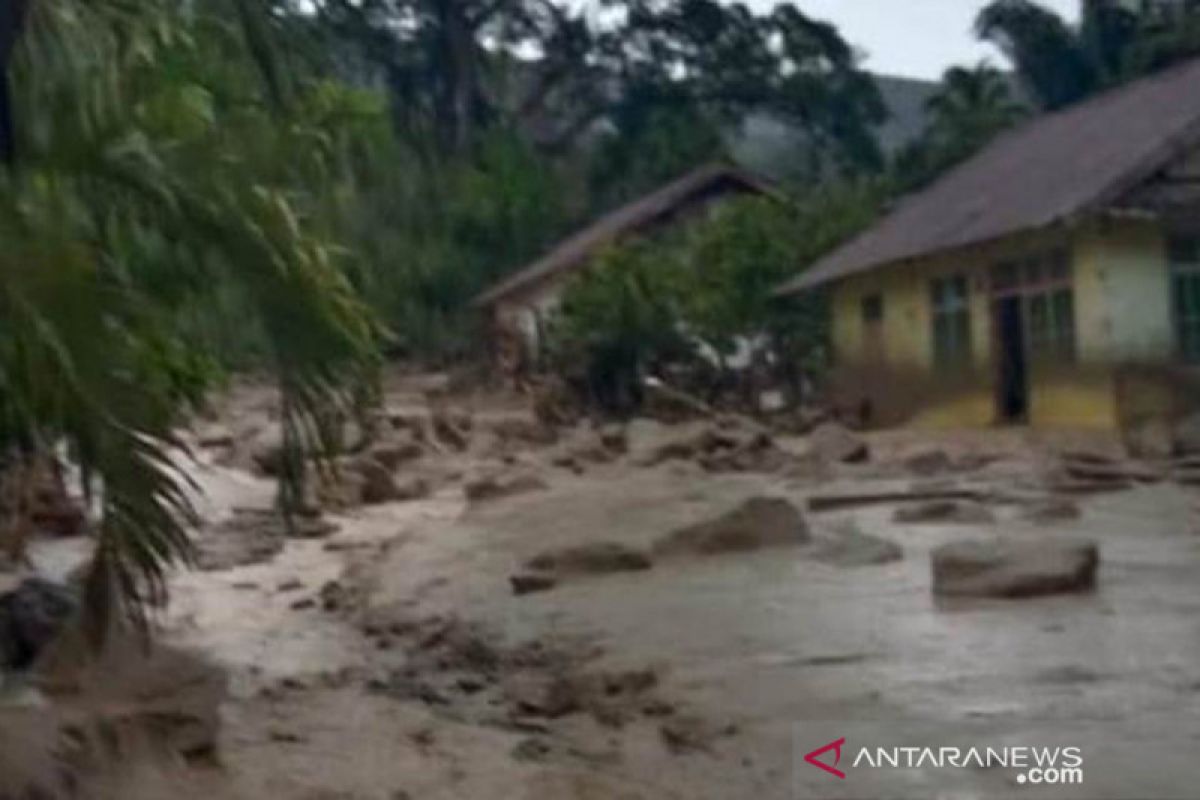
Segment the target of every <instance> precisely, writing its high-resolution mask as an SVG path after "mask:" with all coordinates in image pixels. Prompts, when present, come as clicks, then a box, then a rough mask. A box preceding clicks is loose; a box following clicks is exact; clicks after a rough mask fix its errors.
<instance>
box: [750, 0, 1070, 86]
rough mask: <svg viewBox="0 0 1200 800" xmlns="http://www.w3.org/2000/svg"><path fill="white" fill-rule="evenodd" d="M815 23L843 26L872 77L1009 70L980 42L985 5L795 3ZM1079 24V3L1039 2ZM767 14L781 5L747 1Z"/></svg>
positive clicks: (977, 1) (946, 0)
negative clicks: (969, 67)
mask: <svg viewBox="0 0 1200 800" xmlns="http://www.w3.org/2000/svg"><path fill="white" fill-rule="evenodd" d="M792 1H793V2H794V3H795V4H796V5H797V6H799V8H800V9H801V10H803V11H804V12H805V13H806V14H808V15H809V16H811V17H815V18H817V19H824V20H827V21H829V22H832V23H834V24H836V25H837V26H838V28H839V29H840V30H841V32H842V37H843V38H845V39H846V40H847V41H848V42H850V43H851V44H853V45H854V46H856V47H857V48H859V49H861V50H862V51H863V52H864V53H865V55H866V62H865V66H866V68H867V69H869V70H871V71H872V72H882V73H886V74H891V75H904V76H908V77H913V78H931V79H936V78H940V77H941V75H942V72H944V71H945V70H946V68H947V67H950V66H953V65H955V64H975V63H977V62H978V61H980V60H981V59H984V58H987V59H990V60H991V61H992V63H993V64H995V65H996V66H1005V61H1004V59H1003V57H1002V56H1001V55H1000V54H999V52H998V51H996V50H995V48H993V47H991V46H990V45H986V44H983V43H981V42H979V41H978V40H976V38H975V34H974V33H973V32H972V30H971V29H972V25H973V24H974V21H975V15H976V14H977V13H978V12H979V9H980V8H982V7H983V6H985V5H987V3H986V2H985V0H792ZM1039 1H1040V2H1041V4H1042V5H1044V6H1046V7H1048V8H1053V9H1054V10H1055V11H1058V12H1059V13H1060V14H1063V15H1064V16H1066V17H1067V18H1069V19H1072V20H1074V19H1075V17H1076V16H1077V11H1078V6H1079V0H1039ZM748 4H749V5H751V6H753V7H754V8H756V9H758V10H762V11H765V10H767V9H770V8H771V7H773V6H774V5H776V0H748Z"/></svg>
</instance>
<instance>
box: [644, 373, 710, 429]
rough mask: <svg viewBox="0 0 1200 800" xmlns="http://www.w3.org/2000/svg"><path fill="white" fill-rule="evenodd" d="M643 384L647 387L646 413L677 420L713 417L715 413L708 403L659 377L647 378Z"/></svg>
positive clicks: (651, 415) (654, 416)
mask: <svg viewBox="0 0 1200 800" xmlns="http://www.w3.org/2000/svg"><path fill="white" fill-rule="evenodd" d="M642 385H643V387H644V388H645V396H646V401H645V408H646V413H647V415H648V416H650V417H653V418H655V419H661V420H665V421H670V422H677V421H681V420H685V419H690V418H693V417H711V416H712V415H713V413H714V412H713V409H712V406H710V405H709V404H708V403H705V402H704V401H703V400H700V399H699V398H697V397H693V396H692V395H690V394H688V393H687V392H683V391H680V390H679V389H675V388H672V387H670V386H668V385H666V384H665V383H663V382H662V381H661V380H659V379H658V378H654V377H650V378H646V379H645V380H644V381H643V382H642Z"/></svg>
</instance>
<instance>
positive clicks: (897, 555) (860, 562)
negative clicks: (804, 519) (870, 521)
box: [812, 524, 904, 568]
mask: <svg viewBox="0 0 1200 800" xmlns="http://www.w3.org/2000/svg"><path fill="white" fill-rule="evenodd" d="M812 558H813V559H814V560H816V561H819V562H821V563H823V564H829V565H830V566H834V567H843V568H854V567H871V566H879V565H882V564H890V563H892V562H894V561H901V560H903V559H904V548H902V547H901V546H900V545H898V544H896V543H895V542H893V541H889V540H888V539H881V538H878V537H876V536H871V535H870V534H866V533H863V532H862V531H860V530H859V529H858V528H857V527H856V526H854V525H853V524H848V525H845V526H843V527H841V529H839V530H837V531H835V533H834V535H832V536H825V537H822V538H820V539H818V540H817V542H816V545H815V547H814V549H813V551H812Z"/></svg>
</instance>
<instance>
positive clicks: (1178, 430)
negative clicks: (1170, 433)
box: [1173, 412, 1200, 456]
mask: <svg viewBox="0 0 1200 800" xmlns="http://www.w3.org/2000/svg"><path fill="white" fill-rule="evenodd" d="M1173 439H1174V442H1173V443H1174V449H1175V453H1176V455H1183V456H1187V455H1200V412H1197V413H1194V414H1191V415H1189V416H1187V417H1184V418H1183V419H1182V420H1181V421H1180V422H1178V423H1177V424H1176V425H1175V431H1174V437H1173Z"/></svg>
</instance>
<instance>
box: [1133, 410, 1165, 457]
mask: <svg viewBox="0 0 1200 800" xmlns="http://www.w3.org/2000/svg"><path fill="white" fill-rule="evenodd" d="M1124 440H1125V449H1127V450H1128V451H1129V454H1130V455H1132V456H1134V457H1135V458H1146V459H1153V460H1156V461H1157V460H1162V459H1165V458H1170V457H1171V454H1172V453H1173V452H1174V450H1175V442H1174V437H1173V434H1172V431H1171V425H1170V423H1168V422H1167V421H1166V420H1165V419H1162V418H1160V417H1153V418H1150V419H1146V420H1143V421H1142V422H1140V423H1137V424H1133V425H1129V426H1127V427H1126V428H1125V431H1124Z"/></svg>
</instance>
